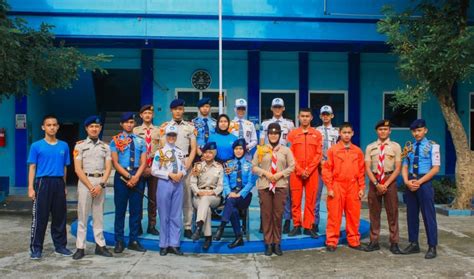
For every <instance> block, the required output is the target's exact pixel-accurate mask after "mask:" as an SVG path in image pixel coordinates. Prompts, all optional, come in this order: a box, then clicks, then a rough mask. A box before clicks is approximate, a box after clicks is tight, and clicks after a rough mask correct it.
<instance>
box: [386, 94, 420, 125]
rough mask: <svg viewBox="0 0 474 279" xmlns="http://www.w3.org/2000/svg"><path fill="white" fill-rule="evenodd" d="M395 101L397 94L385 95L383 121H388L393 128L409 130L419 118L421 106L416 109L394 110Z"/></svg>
mask: <svg viewBox="0 0 474 279" xmlns="http://www.w3.org/2000/svg"><path fill="white" fill-rule="evenodd" d="M394 100H395V93H393V92H384V93H383V115H382V118H383V119H388V120H390V122H391V123H392V127H393V128H402V129H405V128H406V129H408V128H409V127H410V124H411V123H412V122H413V121H415V120H416V119H417V118H419V108H420V107H419V105H418V107H417V108H416V109H415V108H396V109H395V108H394V107H393V105H392V104H391V103H392V101H394Z"/></svg>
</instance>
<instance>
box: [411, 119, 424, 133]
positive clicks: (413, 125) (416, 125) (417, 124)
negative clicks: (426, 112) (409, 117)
mask: <svg viewBox="0 0 474 279" xmlns="http://www.w3.org/2000/svg"><path fill="white" fill-rule="evenodd" d="M424 127H426V121H425V120H424V119H417V120H415V121H413V122H412V123H411V124H410V130H415V129H418V128H424Z"/></svg>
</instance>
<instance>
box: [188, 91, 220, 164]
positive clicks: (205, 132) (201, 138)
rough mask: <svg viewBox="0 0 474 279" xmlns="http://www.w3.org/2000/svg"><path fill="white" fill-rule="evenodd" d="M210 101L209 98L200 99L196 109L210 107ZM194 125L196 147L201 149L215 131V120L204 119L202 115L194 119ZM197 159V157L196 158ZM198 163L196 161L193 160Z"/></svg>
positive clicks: (208, 117)
mask: <svg viewBox="0 0 474 279" xmlns="http://www.w3.org/2000/svg"><path fill="white" fill-rule="evenodd" d="M210 104H211V99H209V98H202V99H200V100H199V101H198V104H197V107H198V109H199V108H201V107H202V106H204V105H210ZM192 122H193V124H194V128H196V131H197V134H196V143H197V146H198V147H199V148H200V149H201V148H202V147H203V146H204V145H205V144H206V143H207V142H208V140H209V136H210V135H211V134H213V133H214V130H215V129H216V120H215V119H214V118H212V117H211V116H210V115H208V116H206V117H204V116H202V115H200V116H198V117H196V118H194V119H193V120H192ZM196 157H197V156H196ZM195 161H198V160H195Z"/></svg>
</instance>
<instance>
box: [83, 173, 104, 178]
mask: <svg viewBox="0 0 474 279" xmlns="http://www.w3.org/2000/svg"><path fill="white" fill-rule="evenodd" d="M86 176H88V177H102V176H104V174H103V173H86Z"/></svg>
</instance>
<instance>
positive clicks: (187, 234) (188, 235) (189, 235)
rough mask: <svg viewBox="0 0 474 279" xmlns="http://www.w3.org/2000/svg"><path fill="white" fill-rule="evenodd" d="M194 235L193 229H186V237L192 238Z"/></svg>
mask: <svg viewBox="0 0 474 279" xmlns="http://www.w3.org/2000/svg"><path fill="white" fill-rule="evenodd" d="M192 235H193V232H192V231H191V230H184V237H185V238H188V239H191V236H192Z"/></svg>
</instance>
